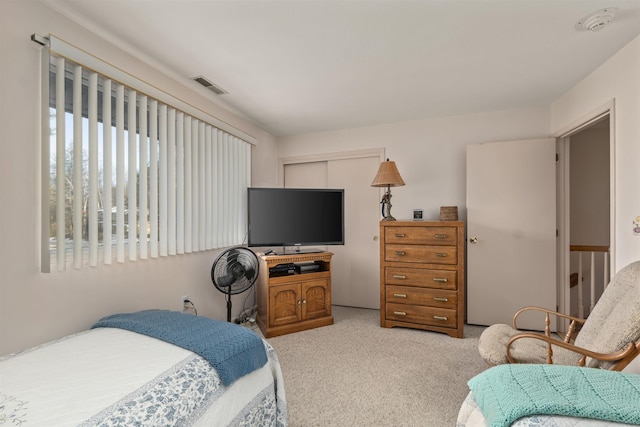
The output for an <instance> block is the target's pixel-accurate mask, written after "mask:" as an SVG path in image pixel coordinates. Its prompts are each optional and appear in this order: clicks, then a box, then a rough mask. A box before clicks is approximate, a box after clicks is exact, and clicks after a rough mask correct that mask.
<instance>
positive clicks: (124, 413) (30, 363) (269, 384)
mask: <svg viewBox="0 0 640 427" xmlns="http://www.w3.org/2000/svg"><path fill="white" fill-rule="evenodd" d="M264 344H265V347H266V349H267V355H268V362H267V364H265V365H264V366H263V367H262V368H260V369H258V370H257V371H254V372H253V373H251V374H249V375H246V376H244V377H242V378H240V379H238V380H236V381H235V382H234V383H233V384H231V385H230V386H229V387H224V386H223V385H222V383H221V381H220V379H219V377H218V375H217V373H216V371H215V370H214V369H213V368H212V367H211V366H210V365H209V363H207V362H206V361H205V360H204V359H202V358H201V357H199V356H197V355H195V354H194V353H192V352H190V351H188V350H185V349H182V348H180V347H177V346H174V345H172V344H168V343H166V342H163V341H160V340H157V339H155V338H150V337H147V336H144V335H140V334H136V333H133V332H129V331H125V330H121V329H112V328H99V329H93V330H90V331H86V332H82V333H79V334H76V335H71V336H69V337H65V338H63V339H61V340H58V341H55V342H52V343H48V344H45V345H43V346H40V347H37V348H34V349H31V350H27V351H25V352H22V353H18V354H16V355H9V356H5V357H3V358H1V359H0V424H2V423H3V422H4V423H5V424H8V425H14V424H15V425H21V426H24V427H28V426H76V425H82V424H83V423H84V424H85V425H92V426H94V425H130V424H132V423H139V425H154V426H155V425H178V424H179V425H207V426H227V425H255V424H254V423H256V422H260V423H261V425H265V424H266V425H280V426H286V424H287V421H286V399H285V394H284V385H283V382H282V373H281V371H280V365H279V364H278V361H277V356H276V354H275V352H274V351H273V348H271V346H270V345H269V344H268V343H267V342H266V341H264Z"/></svg>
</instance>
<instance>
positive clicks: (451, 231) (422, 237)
mask: <svg viewBox="0 0 640 427" xmlns="http://www.w3.org/2000/svg"><path fill="white" fill-rule="evenodd" d="M384 237H385V242H387V243H398V244H401V245H451V246H455V245H456V244H457V243H458V239H457V234H456V227H386V229H385V235H384Z"/></svg>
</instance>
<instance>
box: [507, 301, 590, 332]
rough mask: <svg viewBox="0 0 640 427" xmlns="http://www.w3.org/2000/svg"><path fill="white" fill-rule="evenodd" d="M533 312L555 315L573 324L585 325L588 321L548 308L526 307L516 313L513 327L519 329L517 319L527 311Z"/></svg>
mask: <svg viewBox="0 0 640 427" xmlns="http://www.w3.org/2000/svg"><path fill="white" fill-rule="evenodd" d="M531 310H533V311H540V312H542V313H547V314H552V315H554V316H556V317H561V318H563V319H569V320H571V321H572V322H576V323H579V324H583V323H584V322H585V321H586V319H581V318H579V317H573V316H569V315H567V314H564V313H559V312H557V311H553V310H547V309H546V308H542V307H535V306H530V307H524V308H521V309H520V310H518V311H517V312H516V314H515V315H514V316H513V327H514V328H515V329H518V326H517V325H516V321H517V319H518V316H520V314H522V313H524V312H525V311H531Z"/></svg>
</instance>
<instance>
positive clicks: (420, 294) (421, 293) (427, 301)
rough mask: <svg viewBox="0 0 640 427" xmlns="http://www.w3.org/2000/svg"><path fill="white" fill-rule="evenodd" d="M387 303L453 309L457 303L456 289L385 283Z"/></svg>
mask: <svg viewBox="0 0 640 427" xmlns="http://www.w3.org/2000/svg"><path fill="white" fill-rule="evenodd" d="M386 292H387V303H394V304H409V305H424V306H427V307H440V308H448V309H451V310H455V309H456V307H457V304H458V296H457V294H456V291H444V290H442V289H429V288H415V287H412V286H394V285H387V287H386Z"/></svg>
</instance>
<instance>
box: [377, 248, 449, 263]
mask: <svg viewBox="0 0 640 427" xmlns="http://www.w3.org/2000/svg"><path fill="white" fill-rule="evenodd" d="M384 252H385V253H384V259H385V261H392V262H393V261H395V262H414V263H420V264H447V265H455V264H457V263H458V250H457V247H455V246H424V245H396V244H388V245H385V247H384Z"/></svg>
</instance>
